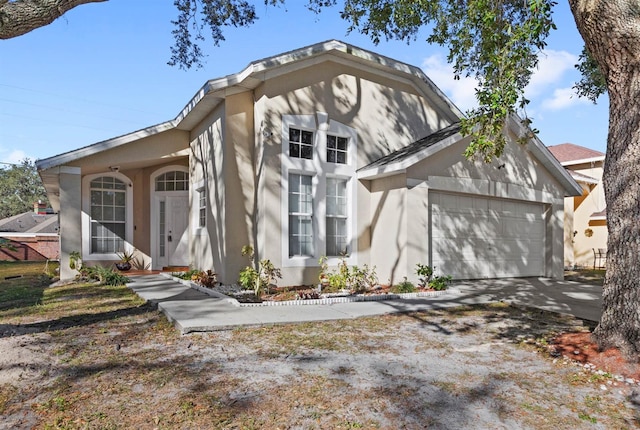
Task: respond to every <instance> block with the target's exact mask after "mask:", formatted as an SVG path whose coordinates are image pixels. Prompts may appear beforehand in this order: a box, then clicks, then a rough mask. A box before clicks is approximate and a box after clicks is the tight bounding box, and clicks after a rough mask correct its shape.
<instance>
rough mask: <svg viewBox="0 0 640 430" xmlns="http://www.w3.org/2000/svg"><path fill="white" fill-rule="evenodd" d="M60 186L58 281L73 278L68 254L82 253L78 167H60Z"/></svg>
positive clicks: (75, 272)
mask: <svg viewBox="0 0 640 430" xmlns="http://www.w3.org/2000/svg"><path fill="white" fill-rule="evenodd" d="M59 169H60V174H59V179H58V180H59V184H60V210H59V211H58V216H59V218H60V280H69V279H73V278H75V276H76V274H77V273H78V272H77V271H75V270H72V269H71V268H70V267H69V254H70V253H71V252H73V251H78V252H82V219H81V218H82V217H81V213H82V181H81V175H80V172H81V171H80V168H79V167H70V166H61V167H60V168H59Z"/></svg>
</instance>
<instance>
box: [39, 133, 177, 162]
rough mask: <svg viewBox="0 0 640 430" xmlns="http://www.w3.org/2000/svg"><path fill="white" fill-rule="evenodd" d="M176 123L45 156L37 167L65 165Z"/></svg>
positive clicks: (147, 135) (151, 134)
mask: <svg viewBox="0 0 640 430" xmlns="http://www.w3.org/2000/svg"><path fill="white" fill-rule="evenodd" d="M175 125H176V123H175V121H167V122H163V123H161V124H156V125H152V126H151V127H147V128H144V129H142V130H138V131H134V132H133V133H129V134H125V135H122V136H118V137H114V138H112V139H108V140H103V141H101V142H97V143H94V144H92V145H89V146H85V147H83V148H80V149H76V150H73V151H69V152H65V153H64V154H60V155H56V156H53V157H49V158H44V159H42V160H37V161H36V167H37V169H38V170H49V169H51V168H53V167H58V166H63V165H65V164H68V163H72V162H74V161H76V160H79V159H81V158H85V157H88V156H90V155H94V154H98V153H100V152H102V151H106V150H108V149H113V148H116V147H118V146H121V145H124V144H127V143H130V142H133V141H135V140H138V139H142V138H144V137H149V136H153V135H155V134H159V133H162V132H165V131H168V130H171V129H173V128H175Z"/></svg>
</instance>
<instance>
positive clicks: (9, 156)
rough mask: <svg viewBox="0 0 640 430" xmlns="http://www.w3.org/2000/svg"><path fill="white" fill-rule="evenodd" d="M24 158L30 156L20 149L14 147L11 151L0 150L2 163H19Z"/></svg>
mask: <svg viewBox="0 0 640 430" xmlns="http://www.w3.org/2000/svg"><path fill="white" fill-rule="evenodd" d="M25 158H30V157H28V155H27V154H26V153H25V152H24V151H22V150H21V149H14V150H12V151H10V152H9V151H2V152H0V161H2V162H3V163H11V164H19V163H20V162H21V161H22V160H24V159H25Z"/></svg>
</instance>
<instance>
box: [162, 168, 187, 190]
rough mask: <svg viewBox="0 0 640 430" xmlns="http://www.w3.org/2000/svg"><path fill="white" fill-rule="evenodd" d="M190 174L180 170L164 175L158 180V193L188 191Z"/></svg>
mask: <svg viewBox="0 0 640 430" xmlns="http://www.w3.org/2000/svg"><path fill="white" fill-rule="evenodd" d="M188 190H189V174H188V173H187V172H183V171H180V170H175V171H171V172H166V173H163V174H162V175H159V176H158V177H157V178H156V191H188Z"/></svg>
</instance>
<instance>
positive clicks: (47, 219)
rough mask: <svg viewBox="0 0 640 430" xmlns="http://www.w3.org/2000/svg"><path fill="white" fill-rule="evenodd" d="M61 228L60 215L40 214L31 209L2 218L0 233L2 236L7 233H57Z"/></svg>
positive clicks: (0, 220)
mask: <svg viewBox="0 0 640 430" xmlns="http://www.w3.org/2000/svg"><path fill="white" fill-rule="evenodd" d="M59 228H60V227H59V225H58V215H55V214H47V215H38V214H36V213H34V212H33V211H29V212H25V213H21V214H19V215H14V216H12V217H9V218H4V219H0V234H1V235H2V236H8V235H7V234H6V233H20V234H24V233H27V234H36V233H38V234H43V233H48V234H52V233H53V234H55V233H58V230H59ZM2 233H5V234H2Z"/></svg>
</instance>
